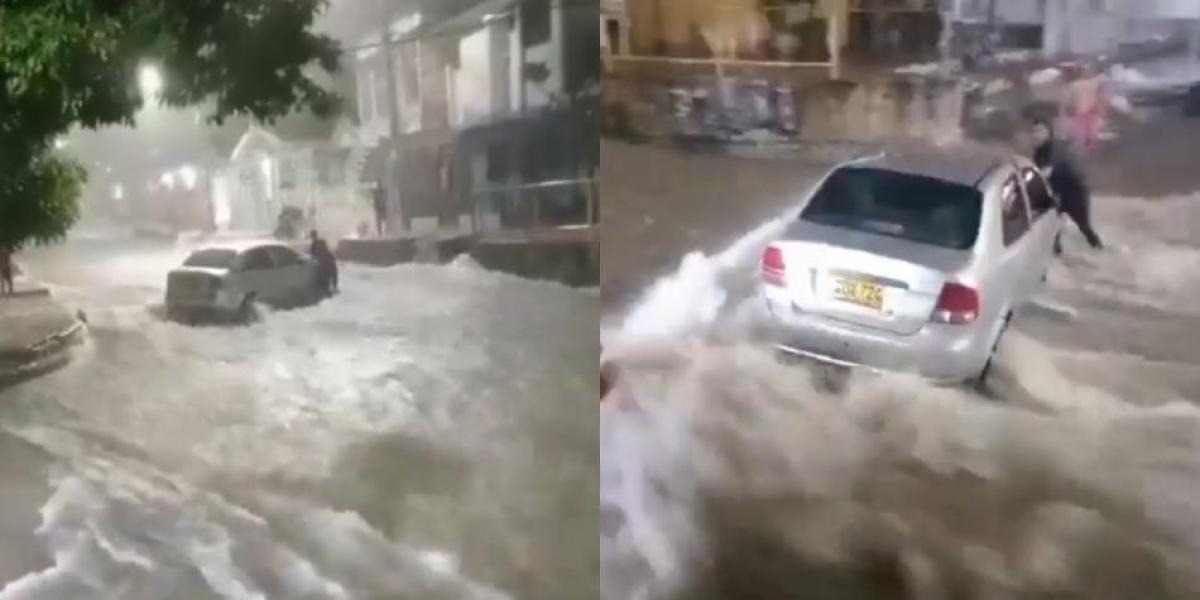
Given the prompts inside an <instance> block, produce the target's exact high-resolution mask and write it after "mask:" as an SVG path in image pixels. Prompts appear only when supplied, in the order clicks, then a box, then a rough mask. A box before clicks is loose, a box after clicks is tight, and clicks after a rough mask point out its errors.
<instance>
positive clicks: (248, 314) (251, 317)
mask: <svg viewBox="0 0 1200 600" xmlns="http://www.w3.org/2000/svg"><path fill="white" fill-rule="evenodd" d="M258 314H259V313H258V301H257V299H255V297H254V294H246V296H245V297H243V298H242V303H241V304H239V305H238V310H237V320H238V322H239V323H241V324H243V325H245V324H249V323H253V322H255V321H257V320H258Z"/></svg>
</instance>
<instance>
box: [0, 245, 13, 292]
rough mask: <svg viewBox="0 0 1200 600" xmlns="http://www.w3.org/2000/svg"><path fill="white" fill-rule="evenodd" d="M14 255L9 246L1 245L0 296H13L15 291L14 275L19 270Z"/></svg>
mask: <svg viewBox="0 0 1200 600" xmlns="http://www.w3.org/2000/svg"><path fill="white" fill-rule="evenodd" d="M12 255H13V252H12V250H11V249H10V248H9V247H8V246H5V245H3V244H0V294H11V293H13V291H14V290H15V286H14V285H13V275H14V273H15V272H16V270H17V269H16V266H15V265H14V264H13V257H12Z"/></svg>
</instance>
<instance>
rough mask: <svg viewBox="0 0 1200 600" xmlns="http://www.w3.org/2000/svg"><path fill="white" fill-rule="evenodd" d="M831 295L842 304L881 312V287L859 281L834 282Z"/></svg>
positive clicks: (840, 279)
mask: <svg viewBox="0 0 1200 600" xmlns="http://www.w3.org/2000/svg"><path fill="white" fill-rule="evenodd" d="M834 284H835V287H834V289H833V295H834V297H835V298H837V299H838V300H841V301H842V302H849V303H851V304H857V305H859V306H865V307H867V308H870V309H873V310H883V286H881V285H879V284H877V283H871V282H870V281H862V280H860V279H843V278H840V277H839V278H837V279H835V280H834Z"/></svg>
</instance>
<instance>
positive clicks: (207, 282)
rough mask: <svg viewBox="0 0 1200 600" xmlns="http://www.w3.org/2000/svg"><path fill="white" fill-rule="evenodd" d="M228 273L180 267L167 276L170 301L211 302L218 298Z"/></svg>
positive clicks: (217, 270) (221, 270)
mask: <svg viewBox="0 0 1200 600" xmlns="http://www.w3.org/2000/svg"><path fill="white" fill-rule="evenodd" d="M225 274H226V271H225V270H223V269H212V268H203V267H180V268H178V269H174V270H172V271H171V272H170V273H168V274H167V298H168V300H209V299H212V298H213V297H215V296H216V293H217V290H218V289H219V288H220V287H221V280H222V278H223V277H224V276H225Z"/></svg>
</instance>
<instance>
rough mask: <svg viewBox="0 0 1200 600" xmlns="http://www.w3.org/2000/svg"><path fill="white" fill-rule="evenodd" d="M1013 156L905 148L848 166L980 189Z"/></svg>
mask: <svg viewBox="0 0 1200 600" xmlns="http://www.w3.org/2000/svg"><path fill="white" fill-rule="evenodd" d="M1013 158H1014V156H1013V154H1012V153H1009V152H1005V151H1003V150H997V149H993V148H988V147H984V146H980V145H975V144H966V143H955V144H945V145H932V144H905V145H903V146H895V147H890V148H885V149H884V150H883V152H881V153H879V154H878V155H876V156H872V157H869V158H866V159H863V160H859V161H855V162H852V163H849V164H847V165H844V166H854V167H872V168H877V169H886V170H888V171H895V172H898V173H906V174H909V175H918V176H922V177H931V178H934V179H940V180H942V181H948V182H951V183H957V184H961V185H968V186H972V187H976V186H978V185H979V184H980V182H981V181H982V180H983V178H984V177H985V176H987V174H988V173H990V172H991V171H992V170H993V169H995V168H996V167H998V166H1000V165H1001V164H1004V163H1006V162H1007V163H1010V164H1011V163H1012V162H1013Z"/></svg>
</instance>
